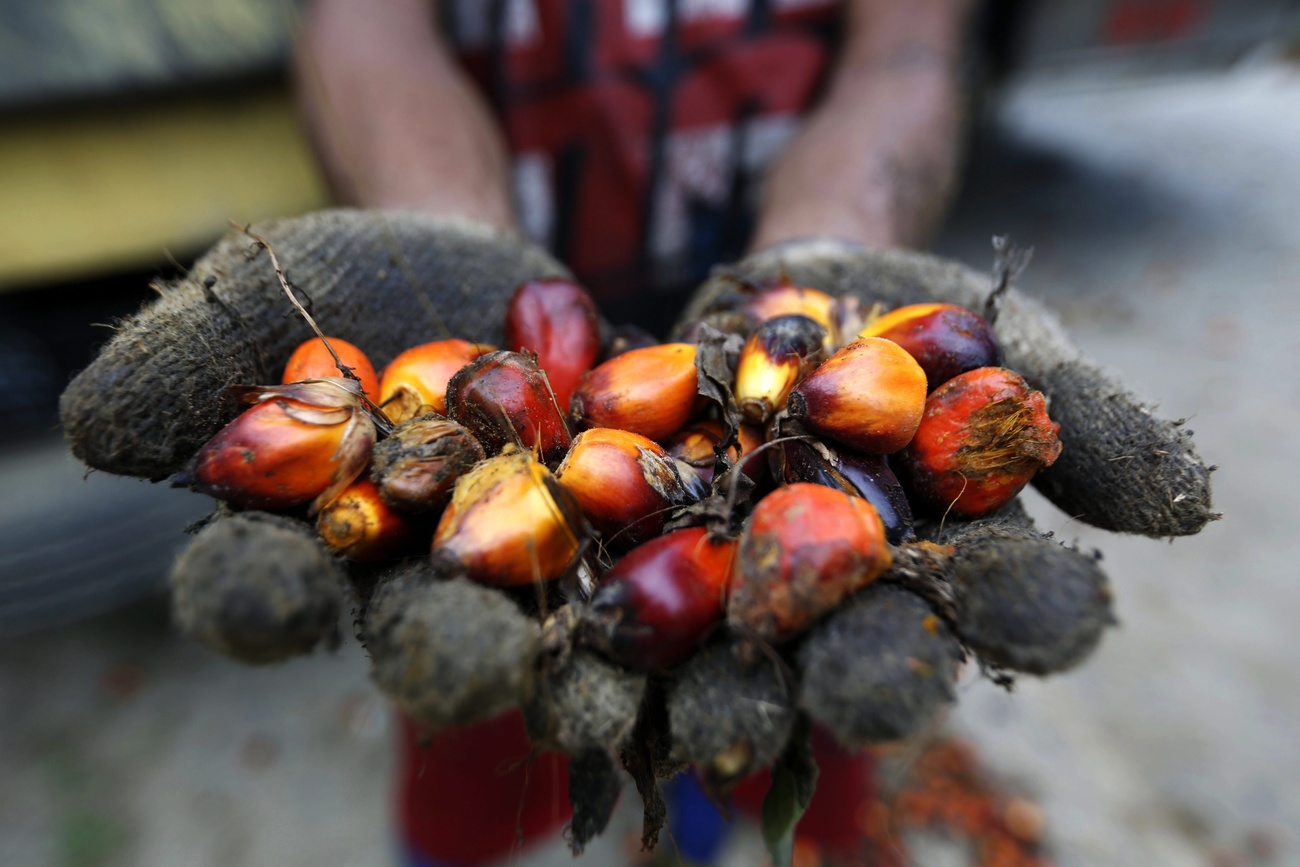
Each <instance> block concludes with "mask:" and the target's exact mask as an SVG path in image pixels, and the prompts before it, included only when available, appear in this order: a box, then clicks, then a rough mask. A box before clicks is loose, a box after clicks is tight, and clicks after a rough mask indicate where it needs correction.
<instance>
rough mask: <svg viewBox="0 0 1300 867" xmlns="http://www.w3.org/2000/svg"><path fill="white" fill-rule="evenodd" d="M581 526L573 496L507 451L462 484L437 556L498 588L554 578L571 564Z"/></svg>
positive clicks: (436, 541) (521, 455)
mask: <svg viewBox="0 0 1300 867" xmlns="http://www.w3.org/2000/svg"><path fill="white" fill-rule="evenodd" d="M583 526H584V525H583V520H582V513H581V510H580V509H579V507H578V504H577V503H576V502H574V500H573V495H572V494H570V493H569V492H568V491H566V490H565V489H564V486H563V485H561V484H560V483H559V482H557V481H556V480H555V477H554V476H552V475H551V471H550V470H548V469H546V467H545V466H543V465H542V464H540V463H538V462H537V461H536V460H534V459H533V457H532V455H530V454H528V453H527V452H524V451H519V450H518V449H516V448H514V447H513V446H507V447H506V450H505V451H504V452H502V453H501V454H500V455H498V456H497V457H494V458H488V459H487V460H486V461H483V462H482V463H480V464H479V465H478V466H476V467H474V469H472V470H470V471H469V472H468V473H466V474H465V475H463V476H461V477H460V479H458V480H457V482H456V488H455V490H454V491H453V492H452V495H451V503H450V504H449V505H448V506H447V511H445V512H443V513H442V519H441V520H440V521H439V522H438V528H437V529H436V530H435V531H434V534H433V554H434V557H435V559H441V558H448V559H450V560H452V561H453V562H455V563H456V564H458V565H459V566H460V567H461V568H463V569H464V570H465V573H466V574H467V575H468V577H469V578H471V579H472V580H474V581H477V582H479V583H480V584H487V585H489V586H493V587H514V586H519V585H525V584H532V583H534V582H539V581H552V580H554V579H556V578H559V577H560V576H562V575H564V574H565V572H567V571H568V570H569V568H570V567H571V566H572V565H573V562H574V560H575V558H576V557H577V555H578V552H579V548H580V545H581V541H582V536H583Z"/></svg>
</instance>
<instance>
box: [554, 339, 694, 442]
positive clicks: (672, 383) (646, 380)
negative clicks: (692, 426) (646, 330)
mask: <svg viewBox="0 0 1300 867" xmlns="http://www.w3.org/2000/svg"><path fill="white" fill-rule="evenodd" d="M701 400H702V399H701V397H700V394H699V389H698V385H697V383H696V374H695V345H694V344H692V343H661V344H660V345H658V346H648V347H646V348H645V349H632V350H629V351H628V352H625V353H623V354H622V355H619V356H616V357H614V358H611V359H610V360H609V361H606V362H605V363H604V364H601V365H600V366H599V367H597V368H596V369H595V370H592V371H590V372H588V373H587V375H586V376H584V377H583V378H582V382H580V383H579V384H578V388H577V390H576V391H575V392H574V393H573V403H572V408H571V410H570V417H571V418H572V419H573V420H574V421H575V422H577V423H578V424H579V425H580V426H582V427H584V428H587V427H609V428H617V429H618V430H629V431H632V432H633V433H639V434H641V436H644V437H649V438H650V439H652V440H655V441H656V442H658V441H660V440H665V439H667V438H668V437H670V436H672V435H673V434H675V433H677V431H679V430H681V429H682V428H683V427H685V426H686V423H687V422H688V421H690V420H691V416H693V415H695V412H696V410H697V408H698V407H699V406H700V402H701Z"/></svg>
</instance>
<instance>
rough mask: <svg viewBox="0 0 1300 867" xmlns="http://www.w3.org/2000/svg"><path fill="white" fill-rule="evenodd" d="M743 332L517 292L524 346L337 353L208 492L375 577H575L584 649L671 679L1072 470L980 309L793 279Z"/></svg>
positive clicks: (210, 462)
mask: <svg viewBox="0 0 1300 867" xmlns="http://www.w3.org/2000/svg"><path fill="white" fill-rule="evenodd" d="M726 319H727V323H728V324H727V326H726V327H727V331H725V332H724V331H720V330H717V329H715V328H713V327H712V326H711V325H704V324H701V325H700V326H698V327H697V328H695V329H693V330H692V331H691V332H690V334H689V336H688V339H691V340H693V341H694V342H680V343H664V344H654V343H651V342H650V341H649V340H648V339H645V338H644V337H640V338H638V337H633V338H628V337H626V336H624V337H622V338H620V339H619V340H617V341H614V345H612V346H602V340H601V326H600V321H599V317H598V315H597V312H596V308H595V306H594V304H593V302H592V300H591V299H590V297H589V296H588V295H587V293H586V292H584V291H583V290H582V289H581V288H580V287H579V286H577V285H576V284H574V283H572V282H570V281H566V280H560V279H552V280H537V281H531V282H528V283H525V284H523V285H522V286H520V287H519V289H518V290H517V291H516V293H515V295H514V297H513V299H512V301H511V303H510V306H509V308H508V313H507V321H506V327H505V340H506V343H507V348H506V349H501V350H498V349H496V348H494V347H491V346H485V345H481V344H473V343H469V342H467V341H463V340H457V339H449V340H441V341H436V342H433V343H428V344H424V345H421V346H416V347H414V348H412V349H409V350H408V351H406V352H404V353H402V354H400V355H399V356H397V357H396V358H395V359H394V360H393V361H392V362H391V363H390V364H389V365H388V366H387V368H386V369H385V370H384V371H383V373H382V376H377V375H376V373H375V371H374V369H373V367H372V366H371V365H370V362H369V361H368V360H367V359H366V358H365V356H364V355H363V354H362V353H361V351H360V350H358V349H357V348H356V347H354V346H352V345H351V344H349V343H347V342H346V341H345V340H344V339H342V338H337V337H333V338H327V339H324V340H322V339H321V338H313V339H312V340H309V341H308V342H306V343H304V344H303V345H302V346H301V347H299V349H298V350H297V351H296V352H295V353H294V354H293V357H292V358H291V359H290V360H289V362H288V364H287V365H286V368H285V374H284V382H285V384H283V385H278V386H265V387H262V386H258V387H250V388H247V389H244V390H243V398H244V400H246V401H247V402H249V403H251V404H253V406H252V407H251V408H249V409H248V410H246V411H245V412H244V413H243V414H242V415H240V416H239V417H238V418H236V419H235V420H234V421H233V422H232V423H231V424H229V425H228V426H227V427H225V428H224V429H223V430H222V431H220V432H219V433H218V434H217V435H216V436H215V437H214V438H213V439H212V440H211V441H210V442H208V444H207V445H206V446H204V447H203V448H202V449H201V450H200V452H199V453H198V454H197V455H196V457H195V459H194V461H193V463H192V465H191V467H190V470H189V472H188V473H187V474H186V478H185V481H186V482H187V483H188V484H190V485H191V486H192V487H194V488H195V489H197V490H200V491H203V492H205V493H208V494H211V495H213V496H215V497H217V498H219V499H223V500H226V501H227V502H229V503H230V504H232V505H233V506H236V507H240V508H248V509H259V510H271V511H276V510H285V511H294V510H299V511H301V510H302V509H303V508H306V509H307V511H308V513H309V514H312V515H314V516H315V520H316V525H317V528H318V531H319V534H320V537H321V539H322V540H323V541H324V543H325V544H326V545H327V546H328V547H329V549H330V550H332V551H334V552H335V553H337V554H340V555H342V556H344V557H346V558H349V559H352V560H355V561H360V562H365V563H377V562H387V561H394V560H399V559H402V558H409V557H412V556H422V555H423V554H424V553H425V552H428V551H431V557H432V563H433V565H434V566H435V567H437V568H439V569H442V570H444V571H445V572H446V573H447V574H458V575H464V576H466V577H468V578H469V579H471V580H472V581H474V582H477V583H479V584H482V585H487V586H491V587H499V588H508V587H519V586H527V585H534V584H550V583H551V582H557V583H556V585H555V586H559V587H562V588H563V590H562V592H563V595H564V596H565V598H566V599H567V600H568V601H569V602H571V603H573V604H574V605H575V606H577V605H580V606H581V614H580V617H579V618H578V619H579V621H580V623H579V629H578V630H577V633H578V635H579V636H580V637H581V640H583V641H584V642H585V643H587V644H589V645H591V646H593V647H595V648H597V649H598V650H599V651H600V652H601V653H603V654H604V655H606V656H607V657H608V658H610V659H612V660H614V661H615V662H617V663H618V664H620V665H622V666H624V667H626V668H630V669H633V670H637V671H651V672H657V671H664V670H668V669H671V668H673V667H674V666H677V665H679V664H680V663H682V662H683V661H684V660H685V659H687V658H688V657H690V656H691V655H692V653H693V652H694V651H695V650H696V648H697V647H698V646H699V645H700V644H701V642H702V641H703V640H704V639H705V638H706V637H708V636H709V635H711V634H712V633H714V632H716V631H717V630H718V629H719V628H720V627H721V626H722V625H723V624H727V625H728V626H729V627H730V628H731V630H732V631H733V632H735V633H737V634H740V635H745V636H749V637H751V638H754V639H757V640H758V641H760V642H763V643H767V644H779V643H781V642H784V641H787V640H789V639H791V638H793V637H795V636H797V635H799V634H800V633H802V632H804V631H805V630H806V629H807V628H808V627H809V626H810V625H811V624H812V623H813V622H815V621H817V620H818V619H820V618H822V617H824V616H825V615H826V614H827V613H829V612H830V611H832V610H833V609H835V608H836V607H837V606H838V605H839V604H840V603H841V602H842V601H843V600H844V599H845V598H847V597H848V596H850V595H851V594H853V593H854V592H855V591H857V590H859V589H861V588H862V587H864V586H865V585H866V584H868V583H870V582H872V581H874V580H875V579H876V578H878V577H879V576H880V575H881V574H882V573H884V572H885V571H886V570H887V569H888V568H889V567H890V565H891V562H892V561H893V559H894V551H895V550H896V549H895V547H894V546H898V545H902V544H905V543H908V542H909V540H912V539H913V538H914V534H913V530H912V523H913V508H916V509H917V510H920V511H924V512H928V513H935V514H952V515H956V516H960V517H965V518H971V517H978V516H981V515H985V514H988V513H991V512H993V511H995V510H996V509H998V508H999V507H1001V506H1002V505H1004V504H1005V503H1007V502H1008V501H1010V500H1011V499H1012V498H1013V497H1014V496H1015V495H1016V494H1017V493H1018V492H1019V491H1020V490H1021V489H1022V488H1023V487H1024V486H1025V485H1026V484H1027V483H1028V481H1029V480H1030V478H1031V477H1032V476H1033V474H1034V472H1035V471H1036V470H1037V469H1038V468H1039V467H1041V466H1046V465H1049V464H1051V463H1052V462H1053V461H1054V460H1055V458H1056V456H1057V455H1058V454H1059V452H1060V449H1061V444H1060V442H1059V441H1058V439H1057V436H1056V434H1057V430H1058V426H1057V425H1055V424H1054V423H1053V422H1051V420H1050V419H1049V418H1048V417H1047V414H1046V409H1045V405H1044V398H1043V395H1042V394H1041V393H1039V392H1036V391H1033V390H1032V389H1031V388H1030V387H1029V386H1028V385H1027V384H1026V383H1025V381H1024V379H1023V378H1022V377H1020V376H1019V375H1018V374H1016V373H1014V372H1013V371H1010V370H1007V369H1004V368H1001V367H999V366H997V365H998V363H999V360H1000V351H999V349H998V346H997V343H996V341H995V339H994V337H993V332H992V329H991V327H990V326H989V323H988V322H987V321H986V320H985V319H984V318H982V317H981V316H979V315H978V314H976V313H974V312H972V311H970V310H967V309H964V308H961V307H956V306H954V305H949V304H919V305H911V306H907V307H902V308H899V309H896V310H893V311H891V312H887V313H883V314H882V313H881V312H880V311H879V310H871V311H866V312H864V311H863V310H862V309H861V308H860V306H859V305H858V304H857V303H856V300H855V299H852V298H843V299H832V298H831V297H830V296H828V295H825V294H823V293H821V292H818V291H816V290H813V289H807V288H801V287H796V286H790V285H780V286H775V287H770V288H767V289H764V290H762V291H757V292H754V293H751V294H749V295H748V296H746V297H744V298H743V299H741V300H738V301H737V303H736V304H735V305H734V308H733V310H732V311H731V312H730V314H729V315H728V317H726ZM713 324H718V320H717V319H716V318H715V320H714V323H713ZM602 357H603V360H602ZM340 374H345V375H342V376H341V375H340ZM575 432H576V435H575ZM900 477H901V479H902V481H901V482H900Z"/></svg>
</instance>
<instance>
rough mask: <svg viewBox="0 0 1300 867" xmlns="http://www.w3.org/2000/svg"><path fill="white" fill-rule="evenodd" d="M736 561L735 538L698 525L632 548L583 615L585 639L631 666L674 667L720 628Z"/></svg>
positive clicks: (644, 668) (645, 668)
mask: <svg viewBox="0 0 1300 867" xmlns="http://www.w3.org/2000/svg"><path fill="white" fill-rule="evenodd" d="M735 559H736V540H735V539H728V538H724V537H715V536H711V535H709V533H708V531H707V530H705V529H704V528H703V527H689V528H687V529H684V530H675V531H673V532H671V533H667V534H665V535H663V536H659V537H657V538H654V539H651V540H650V541H649V542H646V543H644V544H642V545H639V546H638V547H636V548H633V549H632V550H631V551H630V552H628V554H627V555H626V556H625V557H623V559H621V560H619V561H618V562H617V563H615V564H614V566H613V568H612V569H610V570H609V572H607V573H605V576H604V577H603V578H602V579H601V581H600V583H599V584H598V585H597V586H596V590H595V592H594V593H592V596H591V602H590V603H589V605H588V606H587V608H586V609H585V611H584V612H583V617H584V626H583V629H584V634H585V636H586V638H587V640H588V641H591V642H592V643H593V644H594V645H596V646H597V647H598V648H599V649H600V650H601V651H602V652H604V653H605V654H606V655H607V656H610V657H611V658H613V659H614V660H616V661H617V662H620V663H622V664H623V665H625V666H627V667H628V668H633V669H636V670H639V671H662V670H664V669H667V668H671V667H672V666H674V665H677V664H678V663H680V662H682V661H683V660H685V659H686V658H687V657H688V656H690V655H691V654H692V653H693V652H694V651H695V648H696V647H697V646H698V645H699V644H700V642H702V641H703V640H704V638H705V637H706V636H707V635H708V634H709V632H710V631H712V630H713V629H714V628H715V627H716V626H717V625H718V624H720V623H721V622H722V620H723V617H724V612H725V611H726V594H727V583H728V580H729V578H730V575H731V573H732V571H733V561H734V560H735Z"/></svg>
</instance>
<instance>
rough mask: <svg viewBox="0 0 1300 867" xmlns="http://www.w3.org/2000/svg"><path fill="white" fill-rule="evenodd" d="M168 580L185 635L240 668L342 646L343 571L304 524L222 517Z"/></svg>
mask: <svg viewBox="0 0 1300 867" xmlns="http://www.w3.org/2000/svg"><path fill="white" fill-rule="evenodd" d="M168 580H169V582H170V584H171V589H172V611H173V616H174V617H175V619H176V622H177V624H179V625H180V627H181V629H182V630H183V631H184V632H185V633H186V634H187V635H189V636H191V637H192V638H195V639H197V640H199V641H201V642H202V643H203V644H206V645H207V646H208V647H210V648H212V649H213V650H215V651H217V652H218V653H221V654H224V655H225V656H228V657H230V658H232V659H235V660H238V661H239V662H244V663H248V664H252V665H261V664H265V663H272V662H282V661H284V660H286V659H290V658H291V657H294V656H300V655H302V654H306V653H310V652H311V651H312V650H313V649H315V648H316V647H317V646H318V645H321V644H324V645H326V646H333V645H335V644H337V642H338V622H339V612H340V610H341V608H342V604H343V590H342V587H343V574H342V570H341V569H340V568H339V564H338V561H336V560H335V559H334V558H333V557H331V556H330V555H329V554H328V553H327V552H326V551H325V550H324V548H322V547H321V545H320V544H319V543H318V542H317V541H316V540H315V539H314V538H313V534H312V532H311V530H310V528H309V527H308V526H307V525H306V524H303V523H301V522H298V521H293V520H290V519H288V518H280V517H277V516H272V515H267V514H263V513H260V512H245V513H242V514H238V515H221V516H219V517H217V518H216V519H214V520H213V521H212V522H211V523H210V524H208V526H206V527H204V528H203V530H202V531H200V532H199V534H198V535H197V536H195V537H194V540H193V541H192V542H191V543H190V545H189V547H188V548H187V549H186V550H185V551H184V552H183V553H182V554H181V555H180V557H179V558H177V560H176V563H175V564H174V565H173V566H172V569H171V573H170V575H169V577H168Z"/></svg>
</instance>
